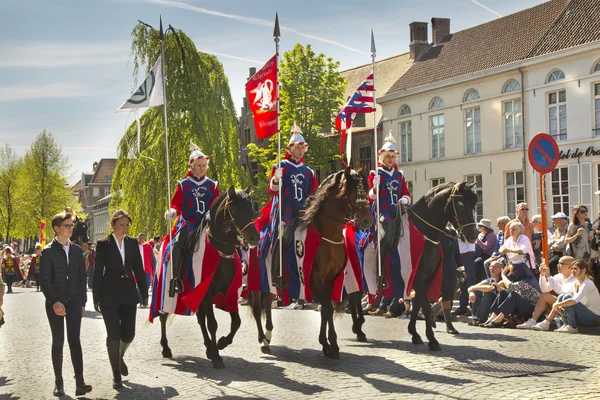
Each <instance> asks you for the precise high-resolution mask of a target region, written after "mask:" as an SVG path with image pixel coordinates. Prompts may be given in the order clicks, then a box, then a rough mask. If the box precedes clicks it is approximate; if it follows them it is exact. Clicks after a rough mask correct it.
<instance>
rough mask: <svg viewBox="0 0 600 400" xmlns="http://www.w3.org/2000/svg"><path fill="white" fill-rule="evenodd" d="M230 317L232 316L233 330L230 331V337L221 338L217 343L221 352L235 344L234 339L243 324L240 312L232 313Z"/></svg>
mask: <svg viewBox="0 0 600 400" xmlns="http://www.w3.org/2000/svg"><path fill="white" fill-rule="evenodd" d="M229 315H230V316H231V329H230V331H229V335H227V336H221V338H220V339H219V341H218V342H217V347H218V348H219V350H223V349H224V348H225V347H227V346H229V345H230V344H231V343H233V337H234V336H235V334H236V332H237V331H238V329H240V325H241V324H242V320H241V319H240V313H239V312H230V313H229Z"/></svg>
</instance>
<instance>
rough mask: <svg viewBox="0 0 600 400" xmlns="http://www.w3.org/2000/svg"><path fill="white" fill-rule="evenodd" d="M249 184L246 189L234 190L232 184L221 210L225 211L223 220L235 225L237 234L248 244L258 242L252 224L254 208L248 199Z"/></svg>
mask: <svg viewBox="0 0 600 400" xmlns="http://www.w3.org/2000/svg"><path fill="white" fill-rule="evenodd" d="M251 189H252V188H251V186H248V187H247V188H246V190H235V188H234V187H233V186H231V187H230V188H229V190H227V196H226V198H225V200H223V201H224V202H225V204H224V207H223V212H224V213H225V216H224V218H225V222H230V223H232V224H233V225H234V226H235V229H236V231H237V235H238V237H239V238H240V239H243V240H244V241H245V242H247V243H248V244H249V245H250V246H252V247H254V246H256V245H257V244H258V239H259V237H260V236H259V233H258V231H257V230H256V226H254V220H253V217H254V208H253V207H252V200H251V199H250V191H251Z"/></svg>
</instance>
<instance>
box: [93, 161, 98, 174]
mask: <svg viewBox="0 0 600 400" xmlns="http://www.w3.org/2000/svg"><path fill="white" fill-rule="evenodd" d="M96 168H98V161H94V163H93V164H92V171H93V172H96Z"/></svg>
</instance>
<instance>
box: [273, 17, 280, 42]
mask: <svg viewBox="0 0 600 400" xmlns="http://www.w3.org/2000/svg"><path fill="white" fill-rule="evenodd" d="M279 36H281V33H280V32H279V13H278V12H276V13H275V29H273V37H279Z"/></svg>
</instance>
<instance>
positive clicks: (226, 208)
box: [206, 193, 254, 258]
mask: <svg viewBox="0 0 600 400" xmlns="http://www.w3.org/2000/svg"><path fill="white" fill-rule="evenodd" d="M232 203H233V201H232V200H231V198H230V197H229V193H227V197H226V198H225V200H223V203H221V205H219V208H218V209H217V214H219V212H220V211H221V210H222V211H223V213H224V214H225V215H224V217H223V219H225V218H226V217H229V221H227V220H225V221H224V222H226V223H227V222H229V223H233V226H235V229H236V231H237V237H238V239H241V238H242V237H243V235H244V231H245V230H246V229H247V228H248V227H249V226H250V225H252V224H254V221H252V219H250V222H248V223H247V224H246V225H245V226H244V227H243V228H240V227H239V226H238V225H237V224H236V222H235V219H234V218H233V213H232V212H231V204H232ZM216 217H217V216H216V215H215V218H216ZM206 231H207V234H208V236H210V238H211V239H213V240H215V241H216V242H219V243H221V244H225V245H228V246H233V247H234V248H235V247H240V245H239V244H235V245H233V244H231V243H228V242H226V241H224V240H221V239H219V238H216V237H214V236H213V235H212V233H211V232H210V226H209V227H208V228H207V230H206ZM217 251H218V252H219V255H220V256H221V257H224V258H233V256H234V253H235V252H234V253H232V254H225V253H222V252H221V251H220V250H218V249H217Z"/></svg>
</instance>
